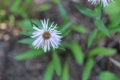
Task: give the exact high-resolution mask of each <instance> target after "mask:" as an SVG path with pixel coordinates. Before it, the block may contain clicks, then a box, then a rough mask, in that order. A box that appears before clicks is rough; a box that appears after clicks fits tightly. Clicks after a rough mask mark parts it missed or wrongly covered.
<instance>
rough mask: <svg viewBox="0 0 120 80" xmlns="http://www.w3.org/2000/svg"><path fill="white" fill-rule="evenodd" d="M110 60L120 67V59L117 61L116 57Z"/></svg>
mask: <svg viewBox="0 0 120 80" xmlns="http://www.w3.org/2000/svg"><path fill="white" fill-rule="evenodd" d="M110 61H111V62H112V63H113V64H114V65H116V66H117V67H119V68H120V61H117V60H115V59H113V58H110Z"/></svg>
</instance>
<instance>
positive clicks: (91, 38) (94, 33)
mask: <svg viewBox="0 0 120 80" xmlns="http://www.w3.org/2000/svg"><path fill="white" fill-rule="evenodd" d="M96 35H97V29H94V30H93V32H92V33H91V34H90V36H89V38H88V44H87V45H88V47H90V46H91V44H92V42H93V40H94V38H95V37H96Z"/></svg>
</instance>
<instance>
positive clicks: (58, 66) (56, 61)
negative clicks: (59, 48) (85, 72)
mask: <svg viewBox="0 0 120 80" xmlns="http://www.w3.org/2000/svg"><path fill="white" fill-rule="evenodd" d="M53 63H54V68H55V71H56V73H57V74H58V75H59V76H60V75H61V63H60V58H59V56H58V55H57V53H56V52H55V51H54V52H53Z"/></svg>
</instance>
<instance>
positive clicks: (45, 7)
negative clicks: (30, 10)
mask: <svg viewBox="0 0 120 80" xmlns="http://www.w3.org/2000/svg"><path fill="white" fill-rule="evenodd" d="M50 8H51V5H49V4H41V5H39V6H38V7H35V9H34V10H35V11H41V12H42V11H47V10H49V9H50Z"/></svg>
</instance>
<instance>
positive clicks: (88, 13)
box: [76, 5, 96, 17]
mask: <svg viewBox="0 0 120 80" xmlns="http://www.w3.org/2000/svg"><path fill="white" fill-rule="evenodd" d="M76 8H77V9H78V10H79V11H80V12H81V13H83V14H84V15H86V16H89V17H94V16H95V15H96V13H95V12H94V11H93V10H91V9H88V8H84V7H81V6H77V5H76Z"/></svg>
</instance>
